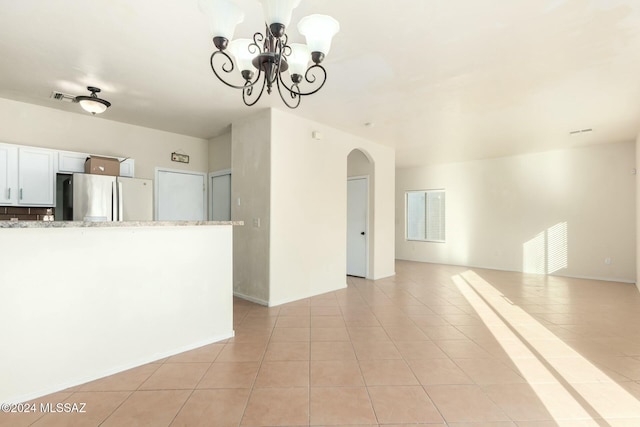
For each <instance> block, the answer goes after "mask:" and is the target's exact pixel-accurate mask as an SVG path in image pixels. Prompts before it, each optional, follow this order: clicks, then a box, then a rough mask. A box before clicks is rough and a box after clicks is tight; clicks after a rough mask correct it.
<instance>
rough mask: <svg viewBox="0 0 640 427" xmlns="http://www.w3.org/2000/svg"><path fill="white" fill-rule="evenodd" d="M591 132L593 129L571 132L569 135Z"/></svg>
mask: <svg viewBox="0 0 640 427" xmlns="http://www.w3.org/2000/svg"><path fill="white" fill-rule="evenodd" d="M589 132H593V129H580V130H574V131H571V132H569V135H578V134H581V133H589Z"/></svg>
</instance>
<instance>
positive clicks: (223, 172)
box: [207, 169, 233, 221]
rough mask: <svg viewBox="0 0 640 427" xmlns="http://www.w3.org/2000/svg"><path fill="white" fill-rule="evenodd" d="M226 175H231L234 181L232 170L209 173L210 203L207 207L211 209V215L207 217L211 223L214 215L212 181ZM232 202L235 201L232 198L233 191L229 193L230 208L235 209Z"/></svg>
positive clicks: (208, 192)
mask: <svg viewBox="0 0 640 427" xmlns="http://www.w3.org/2000/svg"><path fill="white" fill-rule="evenodd" d="M224 175H229V179H231V180H233V174H232V173H231V169H221V170H219V171H215V172H209V175H208V176H207V180H208V181H207V187H209V188H208V191H207V194H208V195H209V203H208V204H207V207H208V208H209V215H208V216H207V218H209V221H211V215H213V187H212V185H211V179H212V178H215V177H216V176H224ZM232 182H233V181H232ZM229 190H231V189H229ZM231 200H233V197H231V191H229V206H231V207H233V203H231Z"/></svg>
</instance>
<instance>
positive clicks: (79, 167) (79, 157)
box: [58, 151, 89, 173]
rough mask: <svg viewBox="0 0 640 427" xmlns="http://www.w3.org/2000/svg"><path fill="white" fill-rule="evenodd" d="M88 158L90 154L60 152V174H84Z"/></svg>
mask: <svg viewBox="0 0 640 427" xmlns="http://www.w3.org/2000/svg"><path fill="white" fill-rule="evenodd" d="M87 157H89V154H85V153H74V152H71V151H58V172H60V173H76V172H79V173H83V172H84V162H85V161H86V160H87Z"/></svg>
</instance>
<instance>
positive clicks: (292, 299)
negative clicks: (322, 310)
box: [268, 283, 347, 307]
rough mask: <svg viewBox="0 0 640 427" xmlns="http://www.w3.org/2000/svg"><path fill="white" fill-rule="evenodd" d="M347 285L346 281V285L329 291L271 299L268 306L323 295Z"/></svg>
mask: <svg viewBox="0 0 640 427" xmlns="http://www.w3.org/2000/svg"><path fill="white" fill-rule="evenodd" d="M346 287H347V284H346V283H345V284H344V285H341V286H338V287H337V288H334V289H329V290H327V291H322V292H316V293H314V294H309V295H302V296H297V297H291V298H286V299H283V300H279V301H269V305H268V306H269V307H276V306H279V305H282V304H287V303H290V302H295V301H300V300H303V299H307V298H313V297H315V296H318V295H323V294H326V293H329V292H335V291H339V290H340V289H345V288H346Z"/></svg>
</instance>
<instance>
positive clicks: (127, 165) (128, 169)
mask: <svg viewBox="0 0 640 427" xmlns="http://www.w3.org/2000/svg"><path fill="white" fill-rule="evenodd" d="M134 166H135V162H134V160H133V159H126V160H124V161H122V160H121V161H120V176H126V177H128V178H134V176H133V174H134Z"/></svg>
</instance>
